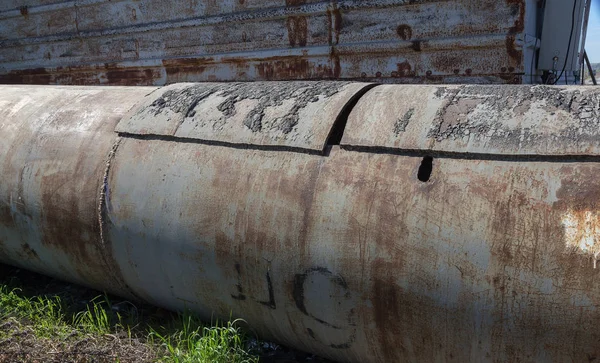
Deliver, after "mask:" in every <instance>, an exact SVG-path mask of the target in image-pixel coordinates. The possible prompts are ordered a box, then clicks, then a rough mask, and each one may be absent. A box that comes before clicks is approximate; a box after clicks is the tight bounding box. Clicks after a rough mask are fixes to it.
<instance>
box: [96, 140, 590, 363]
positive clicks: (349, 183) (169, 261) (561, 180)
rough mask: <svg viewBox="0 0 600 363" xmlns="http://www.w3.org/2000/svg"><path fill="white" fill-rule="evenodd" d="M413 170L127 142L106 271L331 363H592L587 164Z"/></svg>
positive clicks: (411, 161) (449, 164) (139, 289)
mask: <svg viewBox="0 0 600 363" xmlns="http://www.w3.org/2000/svg"><path fill="white" fill-rule="evenodd" d="M421 161H422V159H421V158H417V157H407V156H399V155H389V154H371V153H362V152H350V151H344V150H339V149H334V150H333V151H332V152H331V154H330V156H329V157H328V158H324V157H321V156H315V155H306V154H298V153H287V152H272V151H260V150H237V149H230V148H227V147H219V146H207V145H199V144H190V143H186V144H181V143H176V142H169V141H157V140H154V141H146V140H137V139H125V140H123V142H122V144H121V145H120V147H119V149H118V151H117V154H116V157H115V160H114V163H113V164H112V168H111V176H110V179H109V185H110V188H109V189H110V193H109V195H110V200H109V201H108V205H109V210H110V211H111V212H110V219H111V221H112V224H111V227H110V234H109V235H110V238H111V240H113V241H114V243H113V251H114V256H115V258H116V259H117V261H118V263H119V265H120V266H121V268H122V273H123V275H124V276H126V281H127V283H128V284H129V285H130V286H132V287H133V288H134V291H135V293H136V294H137V295H138V296H143V297H144V298H145V299H147V300H148V301H151V302H153V303H155V304H159V305H162V306H167V307H169V308H171V309H183V308H192V309H195V310H196V311H199V312H201V313H202V314H203V316H204V317H205V318H207V319H209V318H211V314H212V313H215V314H217V315H219V316H224V317H229V316H230V313H233V315H234V316H235V317H242V318H244V319H245V320H246V321H247V322H248V323H249V324H250V326H252V327H253V329H255V331H258V332H260V334H261V336H263V337H265V338H269V339H274V340H276V341H278V342H282V343H285V344H288V345H291V346H294V347H297V348H301V349H305V350H307V351H311V352H314V353H316V354H319V355H322V356H325V357H329V358H333V359H336V360H340V361H352V362H369V361H372V362H375V361H379V362H402V361H422V362H429V361H459V362H464V361H490V362H491V361H517V360H520V361H526V362H527V361H530V362H534V361H547V360H553V361H571V360H572V361H585V360H586V359H588V358H589V357H593V356H597V355H598V354H600V348H599V347H600V346H599V345H598V340H599V339H600V332H598V329H596V328H595V327H596V326H598V324H600V316H599V315H598V314H597V307H598V306H599V304H600V287H599V286H598V284H597V283H596V281H597V279H598V278H599V274H600V269H595V268H594V261H595V258H596V257H595V253H598V252H600V249H599V245H598V241H597V232H596V231H597V228H598V227H597V224H598V222H599V221H600V219H599V216H598V213H597V204H598V195H600V183H599V182H598V181H597V180H596V179H597V178H595V177H594V176H595V175H596V174H597V173H598V172H600V164H598V163H589V164H583V163H582V164H577V163H566V162H565V163H562V162H556V163H546V162H537V163H536V162H531V163H515V162H503V161H493V160H487V161H481V160H456V159H436V160H435V161H434V170H433V174H432V177H431V179H430V181H429V182H428V183H422V182H420V181H419V180H418V179H417V170H418V169H419V166H420V164H421ZM155 196H157V197H155ZM158 196H160V197H158ZM117 241H118V243H116V242H117Z"/></svg>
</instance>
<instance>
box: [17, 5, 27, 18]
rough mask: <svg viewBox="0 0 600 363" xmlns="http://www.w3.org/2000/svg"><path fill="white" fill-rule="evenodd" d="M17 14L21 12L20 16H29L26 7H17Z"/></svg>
mask: <svg viewBox="0 0 600 363" xmlns="http://www.w3.org/2000/svg"><path fill="white" fill-rule="evenodd" d="M19 12H21V15H23V16H25V17H27V15H29V8H28V7H27V5H25V6H21V7H19Z"/></svg>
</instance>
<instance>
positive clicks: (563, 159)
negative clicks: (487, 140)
mask: <svg viewBox="0 0 600 363" xmlns="http://www.w3.org/2000/svg"><path fill="white" fill-rule="evenodd" d="M340 149H342V150H346V151H353V152H360V153H369V154H390V155H398V156H409V157H424V156H431V157H435V158H439V159H460V160H490V161H506V162H524V161H528V162H548V163H582V162H583V163H586V162H587V163H598V162H600V155H577V154H565V155H544V154H511V155H509V154H498V153H478V152H472V153H469V152H461V151H444V150H429V149H398V148H391V147H384V146H357V145H347V144H342V145H340Z"/></svg>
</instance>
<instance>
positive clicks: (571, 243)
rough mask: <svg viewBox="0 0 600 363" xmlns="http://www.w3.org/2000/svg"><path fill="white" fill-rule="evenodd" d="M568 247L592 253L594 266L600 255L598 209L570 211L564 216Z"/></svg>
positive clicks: (563, 222)
mask: <svg viewBox="0 0 600 363" xmlns="http://www.w3.org/2000/svg"><path fill="white" fill-rule="evenodd" d="M562 224H563V227H564V228H565V240H566V245H567V248H574V249H576V250H577V251H580V252H583V253H586V254H591V255H593V257H594V268H596V264H597V261H598V257H599V256H600V241H599V236H600V213H599V212H596V211H589V210H588V211H568V212H567V213H565V214H564V215H563V217H562Z"/></svg>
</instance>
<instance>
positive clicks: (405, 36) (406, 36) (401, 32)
mask: <svg viewBox="0 0 600 363" xmlns="http://www.w3.org/2000/svg"><path fill="white" fill-rule="evenodd" d="M396 33H397V34H398V36H399V37H400V38H401V39H402V40H411V39H412V34H413V33H412V28H411V27H410V25H407V24H402V25H398V28H397V29H396Z"/></svg>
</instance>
